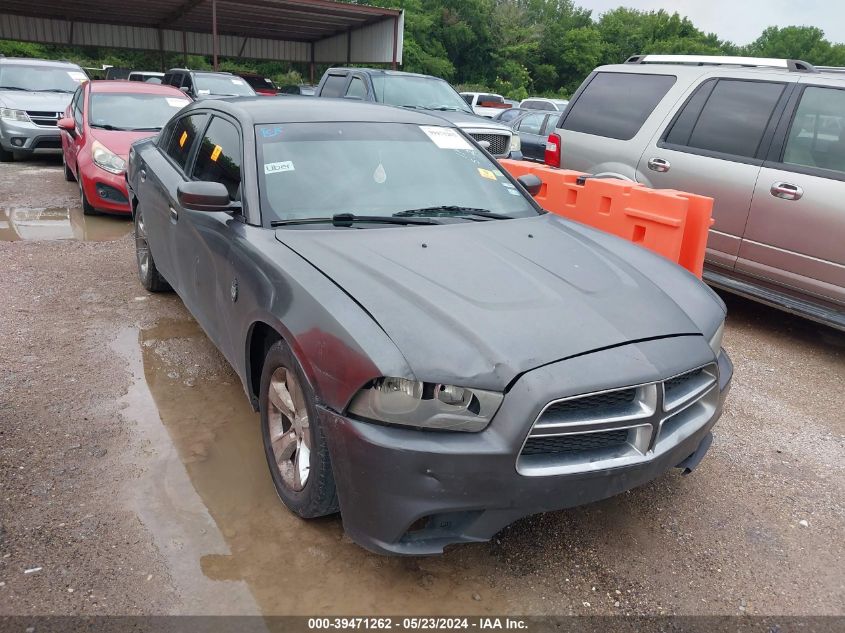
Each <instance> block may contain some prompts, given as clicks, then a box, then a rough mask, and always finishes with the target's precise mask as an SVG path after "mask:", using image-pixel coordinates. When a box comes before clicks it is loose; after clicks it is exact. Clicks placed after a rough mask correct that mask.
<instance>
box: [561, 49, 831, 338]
mask: <svg viewBox="0 0 845 633" xmlns="http://www.w3.org/2000/svg"><path fill="white" fill-rule="evenodd" d="M546 162H547V163H549V164H552V165H555V164H557V166H561V167H564V168H567V169H574V170H577V171H583V172H588V173H590V174H594V175H596V176H607V177H611V176H612V177H619V178H624V179H629V180H634V181H637V182H641V183H644V184H646V185H648V186H650V187H657V188H671V189H678V190H681V191H689V192H692V193H697V194H702V195H706V196H711V197H712V198H713V199H714V208H713V217H714V219H715V223H714V225H713V227H712V228H711V230H710V237H709V240H708V244H707V246H708V247H707V253H706V262H705V272H704V277H705V280H706V281H708V282H709V283H711V284H712V285H714V286H717V287H720V288H723V289H726V290H729V291H732V292H735V293H737V294H741V295H745V296H747V297H750V298H753V299H756V300H758V301H762V302H764V303H767V304H770V305H773V306H775V307H778V308H781V309H784V310H787V311H790V312H793V313H796V314H800V315H802V316H805V317H808V318H811V319H815V320H817V321H821V322H824V323H827V324H829V325H831V326H833V327H836V328H838V329H843V330H845V206H843V202H842V199H845V69H834V68H816V67H813V66H812V65H810V64H807V63H806V62H801V61H795V60H780V59H758V58H745V57H741V58H740V57H707V56H693V55H686V56H678V55H646V56H636V57H632V58H631V59H629V60H628V61H627V62H626V63H624V64H617V65H611V66H602V67H599V68H597V69H596V70H595V71H594V72H593V73H591V74H590V76H589V77H587V79H586V80H585V81H584V83H583V84H582V85H581V87H580V88H579V89H578V90H577V92H576V93H575V94H574V95H573V97H572V100H571V101H570V104H569V106H568V107H567V109H566V110H565V111H564V113H563V114H562V115H561V117H560V120H559V122H558V124H557V128H556V129H555V132H554V134H553V135H552V136H550V138H549V143H548V147H547V153H546Z"/></svg>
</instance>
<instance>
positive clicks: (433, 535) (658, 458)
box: [321, 336, 733, 555]
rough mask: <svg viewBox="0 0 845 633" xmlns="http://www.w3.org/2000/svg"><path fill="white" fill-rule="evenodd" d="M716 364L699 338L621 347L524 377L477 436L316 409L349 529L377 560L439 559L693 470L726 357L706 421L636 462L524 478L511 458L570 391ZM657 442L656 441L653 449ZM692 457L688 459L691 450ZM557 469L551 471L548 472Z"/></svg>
mask: <svg viewBox="0 0 845 633" xmlns="http://www.w3.org/2000/svg"><path fill="white" fill-rule="evenodd" d="M707 363H710V364H711V365H712V366H715V365H713V363H714V359H713V352H712V351H711V350H710V348H709V346H708V345H707V343H706V341H704V339H703V338H702V337H697V336H689V337H676V338H670V339H659V340H655V341H648V342H644V343H637V344H631V345H625V346H622V347H618V348H613V349H609V350H605V351H601V352H596V353H593V354H588V355H585V356H580V357H577V358H573V359H569V360H566V361H561V362H558V363H554V364H552V365H548V366H545V367H541V368H539V369H536V370H533V371H531V372H528V373H527V374H525V375H523V376H521V377H520V378H519V379H518V380H517V381H516V382H515V383H514V384H513V386H512V388H511V389H510V390H509V392H508V393H507V395H506V397H505V399H504V401H503V404H502V408H501V409H500V410H499V412H498V413H497V414H496V417H495V418H494V419H493V421H492V422H491V424H490V426H488V428H487V429H485V430H484V431H482V432H480V433H443V432H424V431H418V430H412V429H404V428H398V427H388V426H379V425H374V424H369V423H364V422H358V421H356V420H351V419H349V418H346V417H343V416H340V415H337V414H335V413H333V412H331V411H328V410H326V409H321V421H322V424H323V428H324V430H325V433H326V436H327V439H328V442H329V448H330V451H331V458H332V466H333V469H334V475H335V481H336V483H337V487H338V493H339V498H340V506H341V513H342V516H343V525H344V529H345V531H346V533H347V534H348V535H349V536H350V537H351V538H352V539H353V540H354V541H356V542H357V543H358V544H360V545H362V546H363V547H365V548H367V549H369V550H371V551H374V552H378V553H383V554H406V555H424V554H437V553H441V552H442V551H443V548H444V547H445V546H446V545H450V544H453V543H461V542H475V541H486V540H489V539H490V538H491V537H492V536H493V535H494V534H496V533H497V532H498V531H500V530H501V529H502V528H504V527H506V526H507V525H509V524H510V523H512V522H514V521H516V520H517V519H520V518H522V517H525V516H528V515H531V514H536V513H539V512H548V511H553V510H560V509H563V508H568V507H572V506H577V505H582V504H585V503H590V502H593V501H597V500H599V499H604V498H606V497H610V496H613V495H616V494H618V493H620V492H623V491H625V490H628V489H630V488H634V487H636V486H639V485H642V484H644V483H646V482H648V481H650V480H652V479H654V478H655V477H657V476H659V475H661V474H662V473H664V472H666V471H667V470H669V469H671V468H673V467H675V466H678V465H680V464H681V463H682V462H684V463H686V464H689V463H691V462H694V463H697V460H698V459H700V457H701V453H703V451H704V450H706V448H707V445H708V444H707V440H708V439H709V437H710V433H711V429H712V427H713V425H714V424H715V423H716V421H717V420H718V418H719V416H720V415H721V412H722V405H723V403H724V399H725V396H726V395H727V392H728V389H729V386H730V381H731V377H732V374H733V367H732V365H731V363H730V360H729V359H728V357H727V355H726V354H725V353H724V351H722V353H721V354H720V356H719V358H718V365H717V366H718V379H717V389H718V392H716V391H715V390H714V391H713V395H714V404H713V406H712V407H711V408H710V409H708V417H707V418H706V419H705V420H703V421H702V422H701V423H700V424H696V426H695V428H690V429H686V430H685V431H684V432H682V433H674V434H673V436H672V437H673V441H672V442H671V445H666V444H664V445H662V447H661V448H655V450H650V451H648V453H646V454H645V455H643V456H642V457H643V458H642V459H641V460H638V461H636V463H630V464H628V465H621V466H617V467H611V468H600V467H599V468H597V467H591V466H588V467H586V468H584V469H582V470H581V471H580V472H566V473H564V474H543V475H541V476H538V475H537V474H536V473H534V474H525V473H524V472H520V471H519V470H518V467H517V461H518V457H519V455H520V452H521V450H522V447H523V444H524V443H525V440H526V437H527V435H528V433H529V431H530V430H531V428H532V426H533V423H534V420H535V419H536V418H537V416H538V415H539V414H540V412H541V410H542V409H543V408H544V407H545V405H546V404H547V403H549V402H552V401H554V400H557V399H560V398H562V397H566V396H567V395H576V394H585V393H593V392H597V391H602V390H606V389H613V388H618V387H623V386H627V385H640V384H643V383H647V382H651V381H661V380H663V379H665V378H668V377H671V376H676V375H678V374H680V373H683V372H685V371H688V370H689V369H690V368H692V367H700V366H703V365H705V364H707ZM658 446H660V444H658ZM700 446H701V447H702V451H701V452H699V454H698V455H696V458H697V459H696V460H690V461H686V460H687V458H690V457H692V456H693V455H694V454H695V453H696V452H697V450H698V449H699V447H700ZM551 472H552V473H554V471H553V470H552V471H551Z"/></svg>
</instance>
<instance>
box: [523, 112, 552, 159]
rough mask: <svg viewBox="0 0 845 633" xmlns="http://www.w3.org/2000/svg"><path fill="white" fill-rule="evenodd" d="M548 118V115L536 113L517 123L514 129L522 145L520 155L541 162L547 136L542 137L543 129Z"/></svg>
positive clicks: (544, 152)
mask: <svg viewBox="0 0 845 633" xmlns="http://www.w3.org/2000/svg"><path fill="white" fill-rule="evenodd" d="M548 118H549V115H548V113H546V112H544V111H537V112H532V113H531V114H527V115H525V116H524V117H522V118H521V119H520V120H519V121H517V123H516V126H515V127H516V130H517V132H518V133H519V140H520V143H521V144H522V155H523V156H525V157H526V158H530V159H531V160H539V161H542V160H543V158H544V157H545V154H546V139H547V138H548V135H546V136H543V129H544V128H545V125H546V120H547V119H548Z"/></svg>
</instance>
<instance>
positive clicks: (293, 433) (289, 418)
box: [267, 367, 311, 492]
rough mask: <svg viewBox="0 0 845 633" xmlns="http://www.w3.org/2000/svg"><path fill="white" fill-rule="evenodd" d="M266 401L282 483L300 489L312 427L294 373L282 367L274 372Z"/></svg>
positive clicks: (307, 464) (308, 461) (308, 459)
mask: <svg viewBox="0 0 845 633" xmlns="http://www.w3.org/2000/svg"><path fill="white" fill-rule="evenodd" d="M267 402H268V405H269V406H268V421H269V431H270V442H271V446H272V447H273V456H274V458H275V460H276V467H277V468H278V469H279V473H280V474H281V476H282V481H283V482H284V484H285V486H287V487H288V488H289V489H291V490H293V491H295V492H299V491H301V490H302V489H303V488H305V484H306V483H308V474H309V470H310V468H311V430H310V425H309V420H308V409H307V408H306V406H305V396H304V395H303V393H302V387H301V386H300V384H299V380H298V379H297V378H296V375H295V374H294V372H292V371H291V370H289V369H287V368H285V367H279V368H277V369H276V371H274V372H273V375H272V377H271V378H270V384H269V386H268V394H267Z"/></svg>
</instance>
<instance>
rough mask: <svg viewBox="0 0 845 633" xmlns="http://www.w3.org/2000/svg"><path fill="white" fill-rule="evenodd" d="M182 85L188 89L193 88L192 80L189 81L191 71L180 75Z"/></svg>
mask: <svg viewBox="0 0 845 633" xmlns="http://www.w3.org/2000/svg"><path fill="white" fill-rule="evenodd" d="M182 87H183V88H187V89H188V91H191V90H193V88H194V82H193V81H191V73H185V74H184V75H182Z"/></svg>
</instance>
